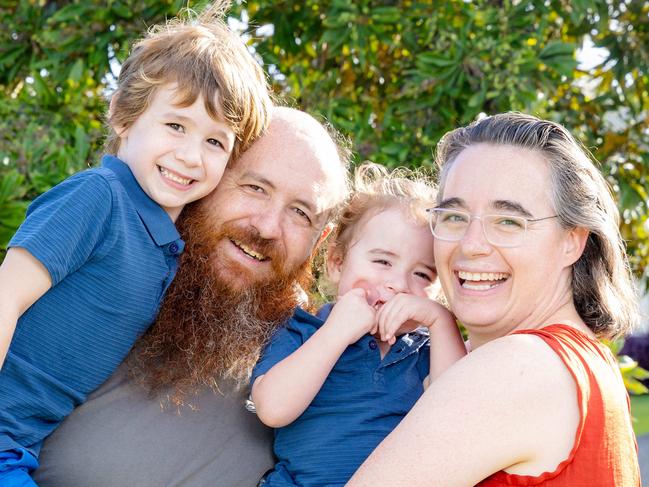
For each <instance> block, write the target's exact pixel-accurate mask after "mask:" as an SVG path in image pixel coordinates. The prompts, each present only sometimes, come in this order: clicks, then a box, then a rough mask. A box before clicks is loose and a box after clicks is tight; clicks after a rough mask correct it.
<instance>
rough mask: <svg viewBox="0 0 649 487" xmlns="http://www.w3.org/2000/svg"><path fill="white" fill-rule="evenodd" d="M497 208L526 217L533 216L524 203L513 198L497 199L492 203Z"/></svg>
mask: <svg viewBox="0 0 649 487" xmlns="http://www.w3.org/2000/svg"><path fill="white" fill-rule="evenodd" d="M491 206H492V207H493V208H494V209H496V210H506V211H512V212H514V213H519V214H520V215H522V216H525V217H529V218H531V217H532V213H530V212H529V211H527V210H526V209H525V207H524V206H523V205H521V204H520V203H516V202H515V201H511V200H496V201H494V202H493V203H492V205H491Z"/></svg>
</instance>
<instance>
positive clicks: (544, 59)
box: [0, 0, 649, 276]
mask: <svg viewBox="0 0 649 487" xmlns="http://www.w3.org/2000/svg"><path fill="white" fill-rule="evenodd" d="M201 3H205V2H204V1H203V2H201ZM183 5H184V4H183V2H182V1H181V0H163V1H153V0H140V1H137V2H135V1H133V0H108V1H102V2H99V1H97V0H86V1H80V0H67V1H46V0H21V1H17V0H14V1H11V0H9V1H5V2H3V3H2V6H0V21H1V22H2V25H3V26H4V27H5V28H4V29H2V32H0V115H2V117H0V120H1V121H0V125H1V126H0V129H1V130H0V252H1V249H3V248H4V246H6V243H7V241H8V239H9V238H10V236H11V235H12V233H13V232H14V231H15V228H16V227H17V225H18V224H19V223H20V221H21V220H22V218H23V215H24V210H25V207H26V205H27V204H28V202H29V201H30V200H31V199H33V198H34V197H35V196H36V195H38V194H40V193H41V192H43V191H45V190H47V189H48V188H49V187H51V186H52V185H54V184H56V183H57V182H58V181H60V180H62V179H63V178H65V177H67V176H68V175H69V174H71V173H73V172H75V171H77V170H79V169H81V168H84V167H87V166H88V165H90V164H94V163H95V162H96V160H97V158H98V155H99V153H100V150H101V143H102V133H103V129H102V124H103V115H104V111H105V109H106V97H107V95H108V94H109V93H110V90H111V87H112V85H113V84H114V79H115V75H116V71H117V70H118V67H119V63H120V62H121V61H123V59H124V58H125V56H126V55H127V52H128V46H129V43H130V42H132V41H133V40H134V39H135V38H137V37H139V36H140V35H141V33H142V32H143V31H144V30H145V29H146V28H147V27H148V26H149V25H152V24H155V23H159V22H161V21H164V19H165V17H171V16H173V15H175V13H176V12H177V11H178V10H179V8H181V7H182V6H183ZM192 6H193V7H196V6H198V7H200V4H193V5H192ZM232 15H233V16H235V17H239V18H242V19H244V20H245V21H246V22H247V23H248V25H249V29H248V30H249V31H250V32H251V33H252V35H251V37H250V40H249V43H250V45H251V48H254V49H255V50H256V52H257V53H258V54H259V56H260V59H261V60H263V62H264V64H265V66H266V67H267V68H268V72H269V75H270V79H271V81H272V84H273V89H274V90H275V92H276V93H277V94H278V95H279V96H280V97H282V98H284V99H285V100H286V101H287V102H288V103H292V104H295V105H297V106H300V107H302V108H304V109H306V110H308V111H310V112H312V113H314V114H321V115H322V116H324V117H326V118H327V119H329V120H330V121H331V122H332V123H333V124H334V125H335V126H336V127H338V128H339V129H340V130H341V131H343V132H344V133H345V134H347V135H348V136H349V137H350V139H351V140H353V144H354V150H355V155H356V160H357V161H361V160H365V159H371V160H373V161H376V162H380V163H383V164H386V165H389V166H397V165H408V166H431V165H432V160H433V156H432V154H433V152H432V151H433V148H434V146H435V144H436V142H437V141H438V140H439V138H440V136H441V135H442V134H443V133H445V132H446V131H447V130H449V129H452V128H454V127H456V126H458V125H460V124H465V123H467V122H469V121H471V120H473V119H474V118H475V117H476V116H479V115H480V114H482V113H486V114H490V113H496V112H501V111H506V110H521V111H526V112H531V113H534V114H537V115H539V116H542V117H547V118H551V119H554V120H557V121H559V122H561V123H564V124H565V125H566V126H568V127H569V128H570V129H571V130H572V131H573V132H574V133H576V135H578V136H579V137H580V138H581V140H583V141H584V143H585V144H586V146H587V147H588V148H590V150H591V151H592V152H593V154H594V156H595V157H596V158H597V159H598V160H600V161H601V162H602V170H603V171H604V173H605V174H606V175H607V176H608V177H609V179H610V181H611V184H612V186H613V187H614V189H615V191H616V195H617V198H618V202H619V206H620V210H621V213H622V215H623V224H622V231H623V233H624V235H625V237H626V238H627V239H628V243H629V255H630V258H631V261H632V264H633V268H634V270H635V272H636V274H637V275H638V276H643V275H645V274H646V272H645V269H647V267H648V264H649V238H648V235H647V232H648V231H649V228H648V226H649V224H647V201H648V199H649V198H648V196H647V193H648V190H649V183H648V181H647V174H649V170H648V169H649V148H648V142H647V140H649V137H648V136H647V135H648V134H649V88H648V86H649V72H648V70H649V52H648V50H647V46H649V2H648V1H640V0H625V1H615V2H614V1H612V0H572V1H567V0H549V1H512V0H500V1H497V0H490V1H487V0H475V1H471V2H467V1H461V0H446V1H443V2H442V1H432V0H421V1H415V0H274V1H272V0H263V1H258V0H250V1H247V2H246V3H236V4H235V6H234V8H233V11H232ZM584 43H592V45H593V47H594V48H595V49H597V48H601V49H604V50H605V51H601V52H604V53H605V55H604V56H603V57H602V58H601V59H600V61H599V62H596V63H594V64H592V65H590V66H588V67H587V68H585V67H583V66H580V65H579V64H578V61H577V53H578V49H579V48H580V47H581V46H583V45H584ZM595 52H597V51H595Z"/></svg>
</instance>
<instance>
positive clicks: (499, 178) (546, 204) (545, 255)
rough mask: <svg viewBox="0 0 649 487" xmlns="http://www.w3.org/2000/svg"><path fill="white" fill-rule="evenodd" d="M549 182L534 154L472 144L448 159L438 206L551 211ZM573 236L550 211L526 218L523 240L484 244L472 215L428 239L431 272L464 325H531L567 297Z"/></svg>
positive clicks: (506, 328)
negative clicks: (456, 232) (455, 237)
mask: <svg viewBox="0 0 649 487" xmlns="http://www.w3.org/2000/svg"><path fill="white" fill-rule="evenodd" d="M551 185H552V182H551V178H550V172H549V168H548V164H547V162H546V161H545V160H544V158H543V156H542V155H541V154H540V153H538V152H536V151H533V150H529V149H525V148H520V147H514V146H510V145H492V144H476V145H472V146H469V147H468V148H466V149H464V150H463V151H462V152H461V153H460V154H459V155H458V156H457V158H456V160H455V161H454V162H452V166H451V167H450V168H449V170H448V172H447V174H446V178H445V180H444V181H443V188H442V191H443V194H442V196H441V204H440V206H441V207H443V208H451V209H457V210H461V211H465V212H468V213H470V214H471V215H473V216H482V215H485V214H494V213H496V214H504V215H513V216H518V217H524V218H527V219H538V218H546V217H550V216H553V215H556V213H555V210H554V208H553V205H552V199H551V189H552V188H551ZM573 240H574V239H573V238H571V232H570V231H567V230H564V229H563V228H561V226H560V224H559V221H558V219H557V218H549V219H547V220H543V221H539V222H533V223H530V224H528V226H527V230H526V234H525V238H524V240H523V242H522V243H521V245H519V246H517V247H513V248H503V247H496V246H494V245H492V244H490V243H489V242H488V241H487V239H486V238H485V235H484V231H483V228H482V220H481V219H475V218H474V219H472V220H471V223H470V226H469V228H468V230H467V232H466V234H465V235H464V237H463V238H462V239H461V240H459V241H457V242H448V241H442V240H440V239H435V260H436V264H437V271H438V275H439V278H440V281H441V284H442V287H443V289H444V292H445V294H446V297H447V299H448V301H449V303H450V305H451V308H452V310H453V312H454V313H455V314H456V316H457V318H458V319H459V320H460V321H461V322H462V323H463V324H465V325H466V326H467V328H468V329H469V331H470V332H471V331H472V330H473V331H477V332H478V333H479V334H484V335H485V336H487V335H493V336H502V335H504V334H506V333H508V332H510V331H512V330H514V329H521V328H525V327H537V326H538V325H539V324H542V323H539V321H544V320H545V319H546V318H547V317H548V316H551V315H552V311H553V310H555V309H558V308H559V307H560V306H561V305H562V303H563V304H565V302H566V300H567V299H570V300H571V299H572V296H571V292H570V284H571V269H570V266H571V265H572V263H573V262H574V261H573V260H571V259H573V258H574V256H572V254H570V255H569V252H568V251H569V250H570V246H571V245H573V244H574V243H575V242H574V241H573Z"/></svg>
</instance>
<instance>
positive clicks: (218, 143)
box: [207, 139, 225, 149]
mask: <svg viewBox="0 0 649 487" xmlns="http://www.w3.org/2000/svg"><path fill="white" fill-rule="evenodd" d="M207 143H208V144H210V145H213V146H215V147H221V148H223V149H225V146H224V145H223V144H221V142H220V141H218V140H216V139H207Z"/></svg>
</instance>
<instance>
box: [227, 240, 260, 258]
mask: <svg viewBox="0 0 649 487" xmlns="http://www.w3.org/2000/svg"><path fill="white" fill-rule="evenodd" d="M233 242H234V244H235V245H236V246H237V247H239V248H240V249H241V250H243V252H244V253H245V254H247V255H249V256H250V257H252V258H253V259H255V260H259V261H264V260H267V259H268V257H266V256H265V255H262V254H260V253H258V252H255V251H254V250H252V249H251V248H250V247H248V246H246V245H244V244H242V243H241V242H238V241H236V240H233Z"/></svg>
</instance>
